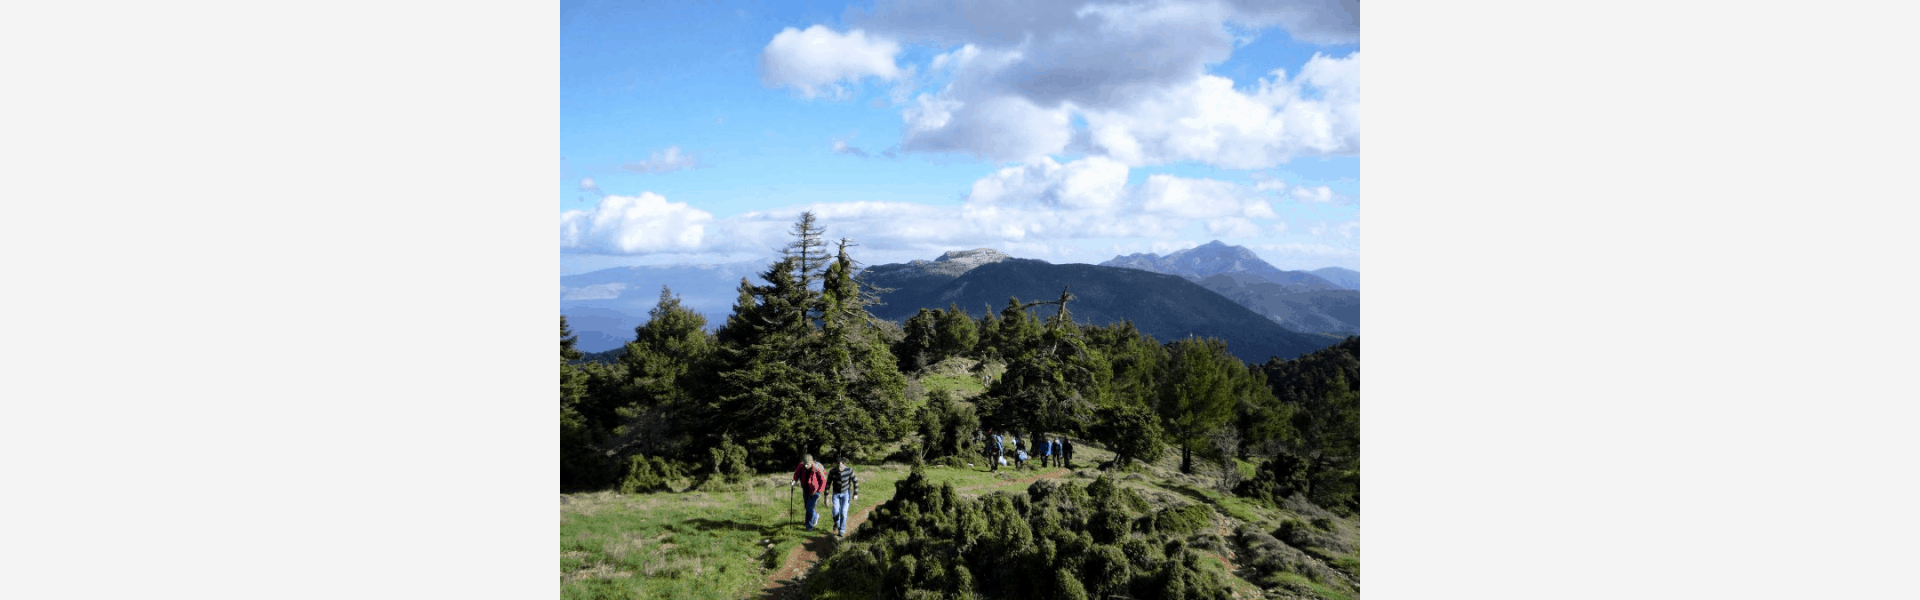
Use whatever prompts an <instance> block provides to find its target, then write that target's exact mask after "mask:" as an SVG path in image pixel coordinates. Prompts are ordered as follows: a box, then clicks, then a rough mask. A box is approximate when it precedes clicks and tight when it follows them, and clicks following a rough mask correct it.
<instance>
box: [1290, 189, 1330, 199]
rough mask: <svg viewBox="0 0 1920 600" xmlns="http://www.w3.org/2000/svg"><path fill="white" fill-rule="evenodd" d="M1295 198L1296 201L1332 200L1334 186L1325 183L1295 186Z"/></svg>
mask: <svg viewBox="0 0 1920 600" xmlns="http://www.w3.org/2000/svg"><path fill="white" fill-rule="evenodd" d="M1293 199H1294V201H1296V202H1332V201H1333V188H1330V187H1327V186H1324V185H1322V186H1317V187H1297V188H1293Z"/></svg>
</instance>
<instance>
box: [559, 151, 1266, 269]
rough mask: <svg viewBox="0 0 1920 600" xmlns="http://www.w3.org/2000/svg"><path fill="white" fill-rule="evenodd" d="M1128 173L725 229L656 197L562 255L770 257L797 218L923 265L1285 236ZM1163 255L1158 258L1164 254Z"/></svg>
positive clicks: (1230, 188) (613, 212)
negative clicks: (1121, 243) (1099, 247)
mask: <svg viewBox="0 0 1920 600" xmlns="http://www.w3.org/2000/svg"><path fill="white" fill-rule="evenodd" d="M1129 171H1130V169H1129V168H1128V167H1127V166H1126V165H1125V164H1123V163H1121V162H1120V161H1117V160H1114V159H1111V158H1107V157H1103V156H1088V157H1085V158H1081V159H1079V160H1074V161H1070V162H1066V163H1060V162H1058V161H1055V160H1054V159H1052V158H1050V157H1041V158H1039V159H1035V160H1033V161H1030V162H1028V163H1025V164H1018V165H1013V166H1008V167H1005V168H1001V169H998V170H996V171H994V172H993V173H990V174H988V175H987V176H984V177H981V178H980V179H978V180H976V181H975V182H974V183H973V186H972V188H971V189H970V190H969V193H968V194H967V196H966V198H965V199H964V200H963V201H962V202H961V204H960V205H959V206H939V205H927V204H916V203H907V202H871V201H867V202H834V203H818V204H809V205H797V206H790V207H784V208H780V209H775V210H764V211H754V212H748V213H744V214H740V215H736V216H732V217H727V218H724V219H714V218H713V216H712V215H710V214H708V213H706V212H705V211H701V210H698V209H694V208H692V207H689V206H687V205H686V204H684V203H672V202H667V201H666V199H665V198H662V197H661V196H659V195H657V194H653V193H646V194H642V195H640V196H639V197H637V198H633V197H622V196H608V197H607V198H606V199H605V200H604V201H602V202H601V203H600V206H598V207H596V208H595V209H593V210H579V211H570V212H567V213H564V214H562V215H561V245H562V247H563V248H566V249H569V250H572V251H576V252H596V253H607V254H657V253H670V254H703V253H716V254H729V253H731V254H736V255H737V254H750V255H768V254H770V253H773V252H775V251H776V250H777V249H778V248H780V247H781V246H782V245H784V244H785V243H786V242H787V241H788V238H789V236H788V229H789V228H791V227H792V225H793V222H794V221H795V220H796V219H797V218H799V216H800V213H801V212H803V211H812V212H813V213H814V214H815V215H816V216H817V217H818V218H819V219H820V222H821V223H823V224H825V225H826V226H827V228H828V231H827V237H828V238H829V239H838V238H841V237H846V238H851V239H853V240H855V241H857V242H858V243H860V244H862V245H863V246H866V247H867V248H869V249H872V250H883V251H884V252H887V253H895V254H892V256H898V255H899V254H898V253H907V254H910V255H911V256H913V257H920V258H924V257H927V256H932V255H935V254H938V253H939V252H942V251H945V250H951V249H954V248H978V247H992V248H998V249H1000V250H1001V251H1004V252H1014V251H1015V250H1014V249H1016V248H1053V247H1054V246H1055V245H1057V244H1059V243H1060V242H1061V241H1063V240H1073V239H1101V238H1148V239H1160V240H1172V239H1173V238H1175V237H1177V236H1180V235H1181V233H1182V231H1183V230H1186V229H1187V228H1189V227H1190V226H1193V225H1199V226H1202V227H1203V228H1204V230H1205V231H1206V232H1207V233H1208V234H1209V235H1211V236H1213V237H1222V238H1247V237H1258V236H1260V235H1262V234H1263V233H1264V232H1266V231H1268V229H1269V228H1270V227H1278V228H1281V229H1282V230H1284V227H1285V225H1284V224H1282V223H1277V221H1278V215H1276V214H1275V213H1274V211H1273V208H1272V205H1271V203H1270V202H1269V201H1268V199H1266V198H1265V197H1263V195H1262V194H1261V193H1260V192H1259V191H1258V190H1255V189H1253V188H1252V187H1250V186H1247V185H1243V184H1237V183H1232V182H1227V181H1219V180H1213V179H1205V178H1186V177H1176V176H1172V175H1166V174H1154V175H1151V176H1149V177H1147V179H1146V181H1145V182H1143V183H1141V184H1139V185H1128V183H1127V179H1128V175H1129ZM1166 243H1174V242H1166ZM1166 243H1160V244H1156V245H1155V247H1154V249H1155V251H1156V252H1166V251H1170V249H1169V248H1168V247H1166V246H1165V244H1166ZM1179 243H1180V244H1185V245H1184V246H1181V247H1192V246H1194V245H1196V244H1195V243H1191V242H1179ZM1171 249H1172V250H1177V249H1180V248H1171ZM1047 252H1051V250H1047ZM882 255H886V254H882ZM1036 255H1041V256H1045V255H1047V254H1045V253H1040V254H1036Z"/></svg>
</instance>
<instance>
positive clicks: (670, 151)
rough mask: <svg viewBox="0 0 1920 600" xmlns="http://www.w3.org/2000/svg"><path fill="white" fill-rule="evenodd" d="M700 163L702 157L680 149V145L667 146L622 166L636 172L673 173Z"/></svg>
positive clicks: (621, 166)
mask: <svg viewBox="0 0 1920 600" xmlns="http://www.w3.org/2000/svg"><path fill="white" fill-rule="evenodd" d="M699 164H700V159H698V158H696V157H694V156H693V155H690V154H685V153H682V152H681V151H680V147H679V146H667V149H665V150H657V151H655V152H654V153H653V154H651V155H648V156H647V158H646V159H645V160H640V161H635V162H630V163H627V164H624V165H620V168H622V169H626V170H628V171H633V172H635V173H655V174H660V173H672V172H674V171H679V170H681V169H691V168H693V167H695V166H698V165H699Z"/></svg>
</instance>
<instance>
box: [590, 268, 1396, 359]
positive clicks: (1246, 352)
mask: <svg viewBox="0 0 1920 600" xmlns="http://www.w3.org/2000/svg"><path fill="white" fill-rule="evenodd" d="M766 267H767V264H766V263H764V262H759V261H749V262H739V263H727V264H717V265H691V266H639V267H615V268H611V269H602V270H599V271H593V272H590V273H582V274H577V275H568V276H564V277H561V278H560V288H561V289H560V306H561V314H564V315H567V321H568V325H569V326H571V327H572V328H573V331H574V333H575V334H576V335H578V336H579V338H580V339H579V342H578V343H577V344H576V347H578V348H579V349H580V350H582V351H585V352H602V351H607V350H612V349H616V348H619V347H621V346H622V345H624V344H625V343H626V342H627V341H630V340H632V339H633V330H634V328H635V327H637V326H639V325H640V324H641V323H642V322H645V321H646V318H647V312H648V311H650V310H652V309H653V307H654V306H655V305H656V304H657V303H658V302H659V298H660V288H661V286H663V285H665V286H667V287H669V288H671V289H672V290H673V292H674V293H675V294H676V295H679V296H680V298H681V303H682V304H684V305H686V306H687V307H689V308H692V309H693V310H694V311H696V312H699V313H701V314H703V315H705V316H706V317H707V327H708V329H710V330H711V329H715V328H718V327H719V326H720V324H722V323H724V322H725V321H726V317H727V314H728V313H729V312H731V311H732V309H733V303H734V301H735V300H736V299H737V298H738V286H739V284H740V279H741V278H742V277H745V278H748V279H750V280H752V281H753V282H755V283H760V281H759V279H758V276H757V274H758V273H759V271H761V270H763V269H765V268H766ZM1145 275H1154V276H1153V277H1146V276H1145ZM858 278H859V279H860V280H861V281H862V282H863V283H866V284H867V285H869V286H873V287H877V288H883V289H885V288H892V289H893V291H891V292H887V293H884V294H883V295H882V296H881V301H882V302H884V303H885V304H884V305H882V306H874V307H871V309H870V310H871V311H872V312H873V313H874V315H875V316H879V317H882V318H886V319H889V320H893V321H904V320H906V319H907V318H908V317H911V316H913V315H914V314H915V313H917V312H919V310H920V309H921V308H946V307H948V306H949V305H950V304H958V305H959V306H960V307H961V308H962V309H964V310H966V311H967V312H968V313H969V314H971V315H973V316H974V317H975V318H978V317H980V316H981V315H982V314H983V313H982V312H981V311H983V310H990V311H993V312H996V313H997V312H999V311H1000V309H1002V308H1004V307H1005V306H1006V304H1007V298H1008V297H1009V296H1018V297H1019V298H1020V299H1021V300H1022V301H1023V302H1031V301H1034V300H1052V299H1054V298H1057V297H1059V295H1060V288H1061V287H1063V286H1070V287H1071V292H1072V293H1073V294H1074V295H1075V296H1076V297H1078V300H1076V301H1074V302H1072V303H1070V304H1069V305H1068V310H1069V311H1071V312H1072V313H1073V315H1074V319H1075V320H1076V321H1081V322H1092V323H1096V324H1106V323H1110V322H1114V321H1119V320H1126V319H1131V320H1132V321H1133V322H1134V326H1135V327H1138V328H1140V330H1141V331H1144V332H1146V333H1148V334H1150V335H1153V336H1154V337H1155V338H1157V339H1160V340H1161V341H1170V340H1172V339H1175V338H1179V337H1186V336H1187V335H1201V336H1213V337H1218V338H1221V339H1223V340H1227V342H1228V345H1229V348H1231V349H1232V350H1233V351H1234V354H1236V355H1240V356H1241V357H1242V358H1243V359H1245V360H1248V361H1250V362H1262V361H1265V360H1266V359H1267V357H1268V356H1281V357H1283V358H1291V357H1292V356H1296V355H1298V354H1299V353H1301V352H1307V351H1311V350H1313V349H1316V348H1319V347H1323V346H1325V345H1327V344H1331V343H1333V342H1335V341H1338V337H1329V336H1326V335H1316V334H1317V333H1330V334H1334V336H1339V335H1344V334H1357V333H1359V331H1360V322H1359V321H1360V318H1359V314H1360V298H1359V295H1360V292H1359V291H1358V289H1351V288H1357V287H1358V285H1359V273H1357V272H1355V271H1351V270H1348V269H1341V268H1338V267H1329V268H1325V269H1318V270H1316V271H1312V272H1306V271H1283V270H1280V269H1278V268H1275V267H1274V266H1273V265H1270V264H1268V263H1267V262H1266V261H1264V260H1261V259H1260V258H1259V257H1258V256H1256V255H1254V254H1253V252H1252V251H1250V250H1247V249H1246V248H1243V247H1239V246H1229V245H1226V244H1224V243H1221V242H1219V241H1214V242H1211V243H1208V244H1205V245H1202V246H1198V247H1195V248H1189V249H1187V250H1181V251H1179V252H1174V253H1171V254H1168V255H1166V256H1164V257H1163V256H1157V255H1154V254H1133V255H1129V256H1116V257H1114V259H1113V260H1109V261H1107V262H1105V263H1101V264H1100V265H1078V264H1069V265H1053V264H1049V263H1047V262H1045V261H1039V260H1032V259H1021V258H1015V257H1012V256H1008V255H1006V254H1004V253H1001V252H999V251H996V250H993V249H991V248H976V249H973V250H954V251H949V252H946V253H943V254H941V255H940V256H938V257H936V258H934V259H933V260H914V261H910V262H907V263H895V264H884V265H874V266H871V267H868V268H866V269H865V270H863V271H861V272H860V273H859V275H858ZM1035 310H1036V312H1038V313H1040V314H1043V315H1050V314H1053V311H1054V310H1055V309H1053V308H1052V307H1049V306H1042V307H1036V309H1035ZM1262 353H1267V354H1262Z"/></svg>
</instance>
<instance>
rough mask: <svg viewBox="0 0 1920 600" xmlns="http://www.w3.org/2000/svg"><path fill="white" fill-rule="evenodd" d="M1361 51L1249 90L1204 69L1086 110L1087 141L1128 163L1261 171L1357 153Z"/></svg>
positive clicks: (1322, 59) (1320, 60)
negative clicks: (1130, 99) (1129, 99)
mask: <svg viewBox="0 0 1920 600" xmlns="http://www.w3.org/2000/svg"><path fill="white" fill-rule="evenodd" d="M1359 70H1360V53H1359V52H1355V53H1353V54H1351V55H1348V56H1346V57H1342V58H1332V57H1327V56H1324V55H1319V54H1316V55H1314V57H1313V58H1312V59H1309V60H1308V61H1307V64H1306V66H1305V67H1304V68H1302V69H1301V73H1300V75H1298V76H1296V77H1293V78H1291V79H1289V78H1288V77H1287V76H1286V73H1285V72H1284V71H1278V70H1276V71H1274V72H1273V77H1271V78H1267V79H1262V80H1260V82H1259V84H1258V85H1257V86H1256V87H1255V88H1254V89H1253V90H1252V91H1251V93H1243V92H1241V91H1240V90H1237V89H1234V85H1233V80H1231V79H1227V78H1225V77H1219V76H1214V75H1203V76H1200V77H1197V78H1195V79H1193V80H1192V81H1190V82H1187V83H1184V84H1180V85H1175V86H1168V87H1167V88H1165V89H1162V90H1159V91H1158V92H1156V93H1155V94H1154V95H1152V96H1150V97H1145V98H1142V99H1140V100H1139V101H1138V102H1135V103H1132V104H1129V105H1127V106H1123V107H1119V108H1116V109H1113V110H1098V109H1089V110H1086V111H1083V112H1082V116H1083V117H1084V118H1085V119H1086V121H1087V128H1088V139H1089V144H1090V145H1091V146H1092V147H1093V148H1095V149H1098V150H1100V151H1102V152H1105V153H1107V154H1108V155H1111V156H1113V157H1114V158H1117V159H1120V160H1122V161H1125V162H1126V163H1127V164H1130V165H1136V166H1137V165H1150V164H1165V163H1169V162H1176V161H1184V160H1192V161H1199V162H1204V163H1208V164H1212V165H1216V166H1221V167H1227V168H1232V169H1262V168H1268V167H1272V166H1274V165H1277V164H1280V163H1283V162H1286V161H1287V160H1290V159H1292V158H1293V157H1295V156H1303V155H1345V154H1354V153H1358V152H1359V151H1360V84H1359V80H1360V78H1359Z"/></svg>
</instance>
